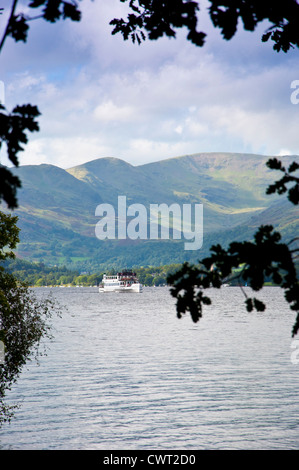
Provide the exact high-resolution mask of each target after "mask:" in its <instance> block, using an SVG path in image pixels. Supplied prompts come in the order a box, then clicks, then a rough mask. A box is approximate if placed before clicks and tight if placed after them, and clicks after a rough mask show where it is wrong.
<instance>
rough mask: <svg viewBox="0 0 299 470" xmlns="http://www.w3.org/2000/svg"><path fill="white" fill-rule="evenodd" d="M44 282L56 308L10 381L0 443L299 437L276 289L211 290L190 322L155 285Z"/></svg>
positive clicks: (145, 443)
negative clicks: (253, 302)
mask: <svg viewBox="0 0 299 470" xmlns="http://www.w3.org/2000/svg"><path fill="white" fill-rule="evenodd" d="M45 292H47V290H45V289H38V290H37V294H38V295H44V294H45ZM53 293H54V295H55V296H56V297H57V298H58V299H59V300H60V301H61V304H63V305H67V307H68V310H67V311H66V312H65V313H64V314H63V316H62V318H59V319H56V320H55V325H54V326H55V329H54V340H53V341H52V342H51V343H50V344H49V346H48V355H47V356H45V357H42V358H41V360H40V365H39V366H36V365H35V364H32V365H30V366H29V367H28V368H27V370H24V372H23V374H22V376H21V377H20V379H19V381H18V383H17V384H16V386H15V387H14V388H13V390H12V391H11V392H10V395H9V399H10V400H11V402H12V403H16V402H17V403H20V404H21V407H20V409H19V410H18V411H17V412H16V415H15V418H14V419H13V420H12V422H11V424H8V423H6V424H5V425H4V426H3V427H2V429H1V430H0V443H1V444H0V448H2V449H161V450H162V449H298V448H299V405H298V394H297V392H298V385H299V369H298V368H299V364H298V365H295V364H292V363H291V351H292V349H291V343H292V338H291V328H292V324H293V321H294V317H293V314H292V312H290V310H289V309H288V307H287V305H286V303H285V301H284V299H283V296H282V293H281V292H280V291H279V290H278V289H276V288H266V289H264V292H263V294H262V296H263V297H264V298H265V299H266V300H267V301H268V309H267V311H266V312H265V313H263V314H260V313H259V314H258V313H251V314H248V313H247V312H246V311H245V308H244V304H243V301H244V299H243V297H242V294H241V292H240V291H239V290H238V289H237V288H226V289H222V290H221V291H215V292H213V304H212V306H211V307H207V308H206V309H205V313H204V317H203V318H202V319H201V321H200V322H199V323H198V324H196V325H194V324H193V323H192V322H191V320H190V318H189V317H188V316H187V317H186V318H184V319H181V320H178V319H177V318H176V315H175V303H174V299H172V298H171V296H170V294H169V292H168V289H167V288H156V289H154V288H148V289H145V290H144V292H143V293H142V294H132V295H124V294H99V293H98V292H97V289H95V288H69V289H67V288H65V289H58V288H57V289H53ZM260 297H261V296H260Z"/></svg>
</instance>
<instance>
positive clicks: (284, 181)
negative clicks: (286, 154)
mask: <svg viewBox="0 0 299 470" xmlns="http://www.w3.org/2000/svg"><path fill="white" fill-rule="evenodd" d="M267 166H268V167H269V168H271V169H272V170H279V171H281V172H282V173H283V174H284V175H283V177H282V178H281V179H280V180H279V181H276V182H275V183H273V184H271V185H270V186H269V187H268V188H267V191H266V193H267V194H273V193H275V192H276V193H277V194H284V193H286V192H287V191H288V199H289V201H290V202H292V203H293V204H299V177H297V176H295V175H293V173H294V172H295V171H297V170H299V163H297V162H292V163H291V165H290V166H289V168H288V169H287V170H286V168H285V167H284V166H283V165H282V163H281V161H280V160H277V158H271V159H270V160H268V162H267ZM288 183H294V185H293V186H292V187H291V188H289V189H288V186H287V185H288Z"/></svg>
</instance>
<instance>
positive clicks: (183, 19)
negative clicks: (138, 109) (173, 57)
mask: <svg viewBox="0 0 299 470" xmlns="http://www.w3.org/2000/svg"><path fill="white" fill-rule="evenodd" d="M120 1H121V2H122V3H126V2H128V3H129V7H130V9H131V13H129V14H128V17H127V19H126V20H124V19H123V18H120V19H114V20H113V21H111V24H112V25H114V30H113V34H116V33H118V32H120V33H122V35H123V37H124V39H128V38H129V37H131V39H132V40H133V42H135V41H137V42H138V43H140V42H141V41H142V40H144V39H145V38H146V34H147V35H148V38H149V39H158V38H159V37H162V36H164V35H166V36H169V37H175V35H176V29H178V28H182V27H186V28H187V30H188V34H187V39H188V40H190V41H191V42H192V43H194V44H195V45H196V46H203V45H204V43H205V38H206V33H205V32H203V31H198V28H197V26H198V22H199V20H200V2H198V1H197V2H196V1H190V0H120ZM208 11H209V15H210V18H211V21H212V23H213V25H214V26H215V27H216V28H220V30H221V34H222V35H223V38H224V39H227V40H229V39H231V38H232V37H233V36H234V35H235V34H236V32H237V28H238V26H239V25H240V24H243V27H244V29H245V30H247V31H254V30H255V29H256V27H257V26H258V24H259V23H261V22H263V21H265V22H267V24H268V27H267V28H266V29H265V32H264V34H263V35H262V41H263V42H266V41H268V40H269V39H271V40H272V41H273V42H274V45H273V48H274V50H276V51H280V50H282V51H284V52H287V51H288V50H289V49H290V48H293V47H298V46H299V28H298V19H299V5H298V4H297V2H296V0H285V1H278V2H273V1H271V0H223V1H221V0H209V7H208Z"/></svg>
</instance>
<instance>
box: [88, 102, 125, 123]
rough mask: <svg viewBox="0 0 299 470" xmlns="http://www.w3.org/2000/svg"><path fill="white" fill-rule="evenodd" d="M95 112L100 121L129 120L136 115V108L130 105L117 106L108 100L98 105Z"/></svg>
mask: <svg viewBox="0 0 299 470" xmlns="http://www.w3.org/2000/svg"><path fill="white" fill-rule="evenodd" d="M93 114H94V117H95V118H96V119H97V120H99V121H128V120H131V119H132V118H133V117H134V110H133V108H132V107H130V106H117V105H115V104H114V103H113V101H111V100H108V101H105V102H103V103H101V104H100V105H98V106H97V107H96V108H95V110H94V113H93Z"/></svg>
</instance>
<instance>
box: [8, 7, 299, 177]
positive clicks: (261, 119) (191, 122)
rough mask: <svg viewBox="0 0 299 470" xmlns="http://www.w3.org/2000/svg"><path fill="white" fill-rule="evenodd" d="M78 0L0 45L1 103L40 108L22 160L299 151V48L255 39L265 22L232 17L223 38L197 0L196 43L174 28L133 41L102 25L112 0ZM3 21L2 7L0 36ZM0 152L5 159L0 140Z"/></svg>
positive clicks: (139, 160) (112, 13) (145, 159)
mask: <svg viewBox="0 0 299 470" xmlns="http://www.w3.org/2000/svg"><path fill="white" fill-rule="evenodd" d="M23 3H24V2H23ZM26 3H27V4H28V2H25V4H26ZM79 3H80V9H81V11H82V20H81V21H80V22H79V23H76V22H71V21H69V20H65V21H63V20H62V21H59V22H58V23H56V24H48V23H46V22H45V21H44V20H42V19H39V20H35V21H32V22H31V23H30V30H29V35H28V40H27V42H26V43H25V44H24V43H21V42H18V43H16V42H15V41H14V40H12V39H11V38H8V39H7V40H6V43H5V45H4V49H3V51H2V53H1V54H0V81H2V82H3V84H4V91H5V93H4V96H5V105H6V107H7V108H8V109H10V110H11V109H13V107H14V106H15V105H16V104H26V103H31V104H36V105H37V106H38V108H39V110H40V112H41V113H42V115H41V116H40V118H39V125H40V131H39V132H38V133H34V134H28V137H29V143H28V144H27V145H26V146H25V150H24V151H23V152H20V153H19V161H20V164H21V165H29V164H41V163H47V164H53V165H57V166H59V167H62V168H70V167H73V166H75V165H79V164H82V163H85V162H87V161H90V160H94V159H96V158H101V157H116V158H121V159H123V160H125V161H127V162H128V163H131V164H132V165H141V164H144V163H149V162H153V161H159V160H163V159H166V158H171V157H177V156H181V155H190V154H195V153H203V152H235V153H256V154H262V155H271V156H274V155H283V154H296V155H299V138H298V135H299V104H298V103H297V101H299V100H298V99H295V100H294V99H293V100H291V96H292V93H293V97H294V93H295V92H296V89H292V88H291V86H292V83H293V86H294V83H295V84H296V82H295V80H299V51H298V50H293V51H291V52H289V53H287V54H285V53H283V52H280V53H277V52H276V51H274V50H273V43H272V42H271V41H269V42H268V43H262V42H261V35H262V33H263V32H264V30H265V29H266V25H264V24H263V25H261V27H260V28H259V29H258V30H257V31H256V32H254V33H250V32H245V31H243V30H242V28H241V27H239V30H238V33H237V34H236V36H235V37H234V38H233V39H232V40H231V41H225V40H223V39H222V37H221V34H220V31H219V30H216V29H215V28H214V27H213V26H212V24H211V22H210V19H209V17H208V15H207V12H206V6H207V5H208V1H204V2H201V3H200V4H201V5H202V7H201V12H200V13H199V29H200V30H202V31H204V32H206V33H207V38H206V44H205V46H204V47H202V48H200V47H196V46H195V45H193V44H191V43H190V42H189V41H187V39H186V34H187V32H186V30H184V29H183V30H181V31H179V32H178V33H177V37H176V39H168V38H163V39H159V40H158V41H149V40H148V41H146V42H144V43H142V45H140V46H138V45H137V44H135V45H134V44H132V43H131V41H123V39H122V36H121V35H116V36H112V35H111V31H112V26H110V25H109V21H110V20H111V19H113V18H114V17H121V16H123V17H125V16H126V10H127V7H126V5H123V4H122V3H121V2H120V0H94V1H92V0H83V1H81V2H79ZM10 4H11V1H10V0H3V1H2V6H4V7H7V8H8V6H9V5H10ZM21 10H22V11H25V12H26V9H25V8H22V9H21ZM6 11H8V10H6ZM4 27H5V15H2V17H0V34H1V37H2V33H3V28H4ZM298 85H299V82H298V84H297V85H296V86H297V87H298ZM1 94H2V95H3V90H2V88H1V86H0V99H1ZM296 96H297V95H296ZM298 97H299V93H298ZM292 101H293V102H292ZM0 158H1V163H2V164H8V161H7V159H6V154H5V149H4V148H3V149H2V150H1V152H0Z"/></svg>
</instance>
